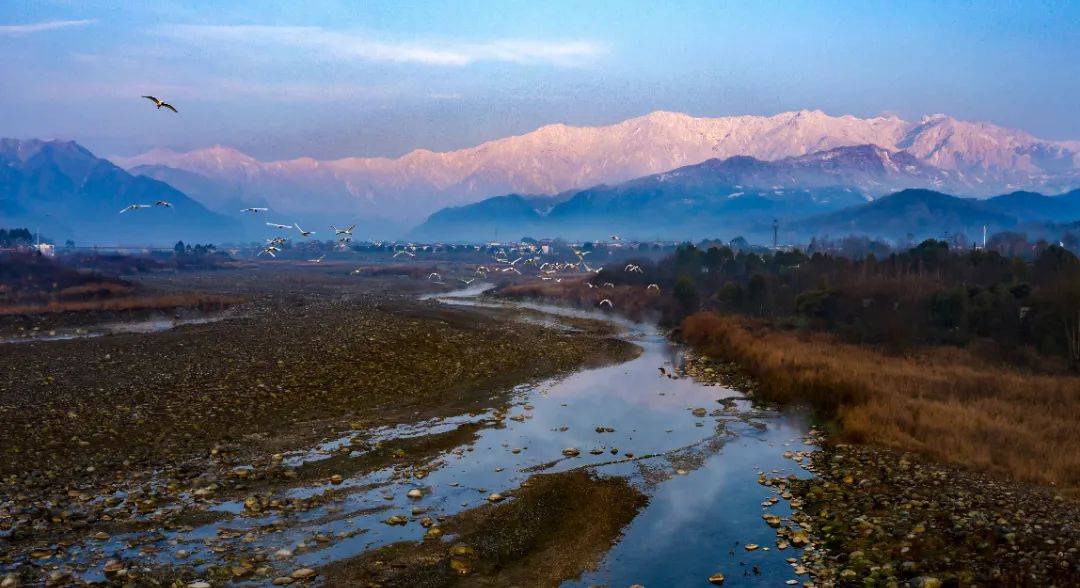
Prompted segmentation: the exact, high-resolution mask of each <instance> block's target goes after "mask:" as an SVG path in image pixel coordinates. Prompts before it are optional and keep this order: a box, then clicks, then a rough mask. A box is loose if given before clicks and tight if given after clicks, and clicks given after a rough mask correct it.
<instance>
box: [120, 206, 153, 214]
mask: <svg viewBox="0 0 1080 588" xmlns="http://www.w3.org/2000/svg"><path fill="white" fill-rule="evenodd" d="M140 208H150V205H149V204H129V205H127V206H125V207H124V209H123V210H121V211H120V214H124V213H125V212H127V211H129V210H139V209H140Z"/></svg>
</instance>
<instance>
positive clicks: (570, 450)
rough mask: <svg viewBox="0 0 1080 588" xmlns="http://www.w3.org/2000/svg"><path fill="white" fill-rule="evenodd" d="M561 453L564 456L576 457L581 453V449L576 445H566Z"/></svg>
mask: <svg viewBox="0 0 1080 588" xmlns="http://www.w3.org/2000/svg"><path fill="white" fill-rule="evenodd" d="M562 454H563V455H565V456H566V457H577V456H579V455H581V450H580V449H578V448H576V447H567V448H566V449H563V450H562Z"/></svg>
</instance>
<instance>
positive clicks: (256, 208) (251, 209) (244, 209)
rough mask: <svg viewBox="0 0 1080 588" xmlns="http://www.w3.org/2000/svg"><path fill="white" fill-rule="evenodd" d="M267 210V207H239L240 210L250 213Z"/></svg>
mask: <svg viewBox="0 0 1080 588" xmlns="http://www.w3.org/2000/svg"><path fill="white" fill-rule="evenodd" d="M267 210H270V209H269V208H258V207H255V206H253V207H251V208H241V209H240V212H250V213H251V214H259V213H260V212H266V211H267Z"/></svg>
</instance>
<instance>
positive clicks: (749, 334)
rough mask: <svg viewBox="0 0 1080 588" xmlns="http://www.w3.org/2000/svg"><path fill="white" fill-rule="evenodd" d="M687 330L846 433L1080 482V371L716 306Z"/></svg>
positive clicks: (696, 341) (997, 469) (1051, 481)
mask: <svg viewBox="0 0 1080 588" xmlns="http://www.w3.org/2000/svg"><path fill="white" fill-rule="evenodd" d="M682 334H683V337H684V338H685V339H686V340H687V341H688V342H689V343H691V344H693V345H695V346H698V347H699V348H700V349H702V351H704V352H705V353H708V354H710V355H713V356H717V357H724V358H726V359H729V360H731V361H735V362H737V363H739V364H740V365H741V366H742V367H743V368H744V369H746V370H747V371H748V372H749V373H750V374H751V375H752V376H754V377H755V378H756V379H757V380H758V382H759V384H760V392H761V393H762V394H763V395H764V396H765V397H766V398H769V399H771V400H774V401H777V402H781V403H790V402H798V401H806V402H809V403H810V404H811V405H812V406H814V407H815V408H816V409H818V411H819V412H820V413H821V414H822V415H823V416H825V417H827V418H829V419H831V420H832V422H833V423H834V424H835V427H836V433H837V437H838V439H839V440H842V441H849V442H856V443H871V444H877V445H882V446H886V447H891V448H895V449H900V450H905V451H913V452H917V453H920V454H923V455H927V456H929V457H932V458H934V459H938V460H941V461H944V462H947V463H952V464H957V465H962V466H964V467H968V468H971V469H974V470H979V471H985V472H989V473H993V474H999V475H1005V476H1009V477H1012V478H1014V479H1016V480H1019V481H1023V482H1029V483H1036V484H1044V485H1056V486H1059V487H1062V488H1063V489H1068V490H1070V491H1080V377H1077V376H1072V375H1064V374H1063V375H1046V374H1033V373H1026V372H1022V371H1020V370H1018V369H1016V368H1011V367H1009V366H1007V365H1004V364H992V363H990V362H987V361H986V360H983V359H980V358H978V357H976V356H975V355H973V354H972V353H970V352H968V351H966V350H964V349H962V348H955V347H932V348H931V347H926V348H918V349H916V350H914V351H910V352H908V353H906V354H903V355H893V354H888V353H885V352H884V351H882V350H880V349H878V348H875V347H870V346H865V345H856V344H849V343H842V342H840V341H838V340H836V338H835V337H833V336H830V335H828V334H824V333H802V332H794V331H780V330H776V329H774V328H770V327H767V326H764V325H762V324H758V323H754V322H753V321H750V320H748V319H746V318H744V317H739V316H721V315H718V314H715V313H708V312H700V313H697V314H694V315H692V316H690V317H687V318H686V319H685V320H684V321H683V324H682Z"/></svg>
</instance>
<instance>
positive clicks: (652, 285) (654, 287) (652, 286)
mask: <svg viewBox="0 0 1080 588" xmlns="http://www.w3.org/2000/svg"><path fill="white" fill-rule="evenodd" d="M645 289H646V290H656V291H657V292H659V291H660V286H659V285H657V284H649V285H648V286H645Z"/></svg>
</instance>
